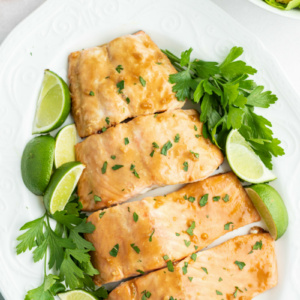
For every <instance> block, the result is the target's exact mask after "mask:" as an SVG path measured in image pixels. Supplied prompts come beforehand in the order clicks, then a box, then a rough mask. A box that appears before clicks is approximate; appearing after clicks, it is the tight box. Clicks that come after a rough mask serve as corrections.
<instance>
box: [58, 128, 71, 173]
mask: <svg viewBox="0 0 300 300" xmlns="http://www.w3.org/2000/svg"><path fill="white" fill-rule="evenodd" d="M75 144H76V128H75V125H74V124H71V125H67V126H65V127H64V128H62V129H61V130H60V131H59V133H58V134H57V136H56V144H55V159H54V161H55V167H56V168H58V167H60V166H61V165H63V164H65V163H67V162H70V161H75Z"/></svg>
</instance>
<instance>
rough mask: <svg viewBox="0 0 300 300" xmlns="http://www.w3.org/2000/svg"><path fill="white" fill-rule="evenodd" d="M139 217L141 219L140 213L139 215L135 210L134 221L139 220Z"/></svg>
mask: <svg viewBox="0 0 300 300" xmlns="http://www.w3.org/2000/svg"><path fill="white" fill-rule="evenodd" d="M138 219H139V215H138V214H137V213H136V212H134V213H133V221H134V222H137V221H138Z"/></svg>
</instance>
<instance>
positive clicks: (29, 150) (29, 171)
mask: <svg viewBox="0 0 300 300" xmlns="http://www.w3.org/2000/svg"><path fill="white" fill-rule="evenodd" d="M54 147H55V140H54V138H53V137H52V136H50V135H42V136H37V137H35V138H33V139H32V140H30V141H29V142H28V143H27V145H26V146H25V149H24V151H23V155H22V160H21V173H22V178H23V181H24V184H25V185H26V187H27V188H28V189H29V190H30V191H31V192H32V193H34V194H36V195H43V194H44V192H45V190H46V188H47V185H48V183H49V181H50V177H51V173H52V168H53V159H54Z"/></svg>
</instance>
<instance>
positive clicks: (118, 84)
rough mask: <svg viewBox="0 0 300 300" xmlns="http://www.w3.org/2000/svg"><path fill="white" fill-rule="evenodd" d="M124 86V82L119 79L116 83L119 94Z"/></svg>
mask: <svg viewBox="0 0 300 300" xmlns="http://www.w3.org/2000/svg"><path fill="white" fill-rule="evenodd" d="M124 87H125V82H124V80H121V81H119V82H118V83H117V88H118V94H121V93H123V92H122V90H123V89H124Z"/></svg>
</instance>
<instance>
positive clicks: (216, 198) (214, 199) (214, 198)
mask: <svg viewBox="0 0 300 300" xmlns="http://www.w3.org/2000/svg"><path fill="white" fill-rule="evenodd" d="M220 198H221V197H220V196H215V197H213V201H214V202H217V201H219V200H220Z"/></svg>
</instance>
